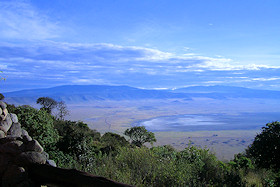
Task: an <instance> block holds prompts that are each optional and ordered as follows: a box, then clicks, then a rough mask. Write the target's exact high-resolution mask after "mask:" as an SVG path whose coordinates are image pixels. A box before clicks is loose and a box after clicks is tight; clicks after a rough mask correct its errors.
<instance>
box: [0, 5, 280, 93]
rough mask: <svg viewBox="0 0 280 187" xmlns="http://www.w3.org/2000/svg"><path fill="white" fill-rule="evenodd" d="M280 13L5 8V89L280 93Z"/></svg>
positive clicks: (0, 40)
mask: <svg viewBox="0 0 280 187" xmlns="http://www.w3.org/2000/svg"><path fill="white" fill-rule="evenodd" d="M279 12H280V1H278V0H270V1H265V0H246V1H244V0H227V1H222V0H176V1H174V0H173V1H172V0H102V1H101V0H100V1H97V0H83V1H80V0H48V1H45V0H20V1H11V0H9V1H6V0H1V1H0V70H1V71H3V72H4V73H2V76H4V77H6V78H7V79H6V81H5V82H3V81H1V84H0V89H1V91H2V92H5V91H13V90H20V89H27V88H28V89H29V88H39V87H52V86H57V85H65V84H109V85H129V86H134V87H139V88H178V87H185V86H197V85H204V86H207V85H229V86H243V87H249V88H259V89H273V90H280V35H279V33H280V21H279V20H280V14H279Z"/></svg>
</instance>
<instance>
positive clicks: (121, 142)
mask: <svg viewBox="0 0 280 187" xmlns="http://www.w3.org/2000/svg"><path fill="white" fill-rule="evenodd" d="M100 142H101V143H102V144H103V145H104V147H103V148H102V150H101V151H102V152H103V153H107V154H109V153H111V154H113V153H116V150H117V149H119V148H120V147H127V146H128V145H129V142H128V141H127V140H126V139H125V138H124V137H123V136H120V135H119V134H116V133H112V132H106V133H105V134H104V135H103V136H102V137H101V139H100Z"/></svg>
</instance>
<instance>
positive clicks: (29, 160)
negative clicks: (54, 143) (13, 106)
mask: <svg viewBox="0 0 280 187" xmlns="http://www.w3.org/2000/svg"><path fill="white" fill-rule="evenodd" d="M48 159H49V158H48V154H47V153H46V152H44V149H43V147H42V146H41V145H40V144H39V142H38V141H37V140H34V139H32V138H31V137H30V136H29V135H28V132H27V131H26V130H24V129H22V128H21V124H20V123H19V122H18V118H17V115H15V114H11V113H8V110H7V105H6V104H5V103H4V102H2V101H0V187H1V186H31V183H32V181H30V180H29V179H28V166H29V165H31V164H47V165H52V166H55V163H54V161H52V160H48Z"/></svg>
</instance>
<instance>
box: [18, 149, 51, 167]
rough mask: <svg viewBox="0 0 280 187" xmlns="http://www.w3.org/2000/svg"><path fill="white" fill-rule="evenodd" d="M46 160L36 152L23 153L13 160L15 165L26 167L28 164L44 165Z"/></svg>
mask: <svg viewBox="0 0 280 187" xmlns="http://www.w3.org/2000/svg"><path fill="white" fill-rule="evenodd" d="M46 160H47V158H46V157H45V156H44V155H43V154H41V153H38V152H34V151H28V152H23V153H21V154H19V155H18V156H17V158H16V159H15V163H16V164H17V165H18V166H23V167H24V166H28V165H30V164H34V163H36V164H46Z"/></svg>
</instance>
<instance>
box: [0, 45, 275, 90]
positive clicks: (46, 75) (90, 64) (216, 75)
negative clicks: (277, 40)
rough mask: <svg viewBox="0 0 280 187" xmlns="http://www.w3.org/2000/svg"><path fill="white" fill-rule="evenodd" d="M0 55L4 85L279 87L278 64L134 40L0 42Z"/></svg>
mask: <svg viewBox="0 0 280 187" xmlns="http://www.w3.org/2000/svg"><path fill="white" fill-rule="evenodd" d="M0 56H1V57H0V62H1V65H0V69H2V70H4V71H5V74H7V75H8V79H7V82H8V80H9V79H10V84H9V85H13V84H12V83H13V82H14V85H15V84H16V83H15V82H21V83H22V85H25V86H26V87H34V86H35V87H51V86H56V85H63V84H111V85H130V86H135V87H145V88H174V87H185V86H192V85H216V84H219V85H232V86H244V87H253V88H262V89H264V88H266V89H280V87H278V86H277V85H280V84H279V83H280V77H279V73H280V66H268V65H256V64H251V65H240V64H237V63H235V62H233V61H232V60H231V59H227V58H222V57H217V58H213V57H206V56H201V55H196V54H191V53H190V54H184V55H176V54H173V53H170V52H164V51H160V50H157V49H151V48H144V47H137V46H120V45H113V44H107V43H99V44H81V43H60V42H50V41H45V42H39V43H34V42H32V43H25V44H10V43H0ZM7 85H8V84H7ZM9 89H16V88H13V87H11V88H9Z"/></svg>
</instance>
